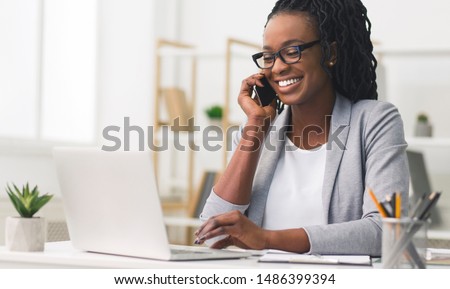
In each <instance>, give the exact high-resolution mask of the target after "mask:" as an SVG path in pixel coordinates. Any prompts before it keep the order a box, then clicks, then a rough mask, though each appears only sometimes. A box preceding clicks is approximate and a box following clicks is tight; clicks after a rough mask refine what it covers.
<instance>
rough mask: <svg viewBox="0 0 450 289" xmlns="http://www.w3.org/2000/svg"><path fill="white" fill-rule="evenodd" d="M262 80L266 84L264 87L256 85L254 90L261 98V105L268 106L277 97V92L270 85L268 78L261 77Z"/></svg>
mask: <svg viewBox="0 0 450 289" xmlns="http://www.w3.org/2000/svg"><path fill="white" fill-rule="evenodd" d="M261 82H262V84H263V85H264V87H259V86H257V85H255V87H254V91H255V93H256V96H257V97H258V98H259V102H260V103H261V106H267V105H269V104H271V103H272V101H273V100H274V99H276V98H277V93H276V92H275V90H273V88H272V86H270V84H269V82H268V81H267V79H266V78H265V77H264V78H261Z"/></svg>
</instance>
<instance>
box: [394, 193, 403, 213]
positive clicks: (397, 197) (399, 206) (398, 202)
mask: <svg viewBox="0 0 450 289" xmlns="http://www.w3.org/2000/svg"><path fill="white" fill-rule="evenodd" d="M401 216H402V195H401V194H400V192H396V193H395V216H394V217H395V218H397V219H400V217H401Z"/></svg>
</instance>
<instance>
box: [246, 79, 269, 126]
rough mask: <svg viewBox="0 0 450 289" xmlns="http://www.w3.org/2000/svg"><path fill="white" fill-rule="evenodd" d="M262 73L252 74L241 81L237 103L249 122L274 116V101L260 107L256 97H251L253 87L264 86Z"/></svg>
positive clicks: (256, 121) (262, 120)
mask: <svg viewBox="0 0 450 289" xmlns="http://www.w3.org/2000/svg"><path fill="white" fill-rule="evenodd" d="M263 77H264V74H262V73H257V74H253V75H251V76H249V77H247V78H246V79H244V80H243V81H242V84H241V90H240V92H239V96H238V103H239V105H240V106H241V108H242V110H243V111H244V113H245V114H246V115H247V118H248V120H249V122H250V123H253V122H255V123H262V122H264V120H266V119H267V118H269V119H273V118H274V117H275V107H276V102H275V101H273V102H272V104H270V105H267V106H264V107H261V106H260V104H259V101H258V100H257V99H253V98H252V94H253V87H254V86H255V85H257V86H261V87H262V86H264V85H263V84H262V83H261V78H263Z"/></svg>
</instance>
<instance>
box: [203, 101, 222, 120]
mask: <svg viewBox="0 0 450 289" xmlns="http://www.w3.org/2000/svg"><path fill="white" fill-rule="evenodd" d="M205 112H206V115H207V116H208V118H209V119H210V120H213V121H214V120H216V121H221V120H222V116H223V108H222V106H220V105H213V106H210V107H208V108H207V109H206V110H205Z"/></svg>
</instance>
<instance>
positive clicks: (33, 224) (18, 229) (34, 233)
mask: <svg viewBox="0 0 450 289" xmlns="http://www.w3.org/2000/svg"><path fill="white" fill-rule="evenodd" d="M46 229H47V228H46V222H45V219H44V218H39V217H35V218H21V217H7V218H6V224H5V237H6V239H5V245H6V248H7V249H8V250H10V251H23V252H35V251H44V244H45V239H46V233H47V230H46Z"/></svg>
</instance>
